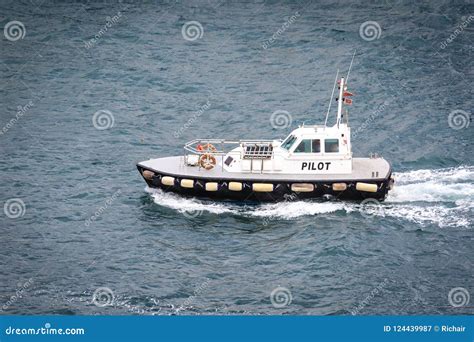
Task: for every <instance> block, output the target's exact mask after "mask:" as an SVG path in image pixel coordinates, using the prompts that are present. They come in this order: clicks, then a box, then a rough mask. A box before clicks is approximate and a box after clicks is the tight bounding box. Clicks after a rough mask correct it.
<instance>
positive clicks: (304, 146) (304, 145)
mask: <svg viewBox="0 0 474 342" xmlns="http://www.w3.org/2000/svg"><path fill="white" fill-rule="evenodd" d="M295 152H296V153H311V140H310V139H304V140H303V141H301V142H300V144H299V145H298V147H297V148H296V149H295Z"/></svg>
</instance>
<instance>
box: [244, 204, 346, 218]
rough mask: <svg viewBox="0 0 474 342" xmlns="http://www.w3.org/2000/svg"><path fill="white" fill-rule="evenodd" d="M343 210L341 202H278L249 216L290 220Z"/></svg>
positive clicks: (261, 206) (265, 205)
mask: <svg viewBox="0 0 474 342" xmlns="http://www.w3.org/2000/svg"><path fill="white" fill-rule="evenodd" d="M345 209H346V208H345V204H344V203H342V202H304V201H297V202H278V203H272V204H263V205H260V206H258V207H257V209H256V210H255V211H252V212H251V213H250V215H251V216H256V217H277V218H283V219H292V218H296V217H299V216H303V215H318V214H327V213H333V212H335V211H338V210H345Z"/></svg>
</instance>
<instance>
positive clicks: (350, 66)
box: [346, 49, 357, 84]
mask: <svg viewBox="0 0 474 342" xmlns="http://www.w3.org/2000/svg"><path fill="white" fill-rule="evenodd" d="M356 51H357V49H356V50H354V53H353V54H352V59H351V65H349V71H348V72H347V76H346V84H347V82H348V81H349V74H350V73H351V69H352V63H353V62H354V57H355V54H356Z"/></svg>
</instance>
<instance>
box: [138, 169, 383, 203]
mask: <svg viewBox="0 0 474 342" xmlns="http://www.w3.org/2000/svg"><path fill="white" fill-rule="evenodd" d="M137 168H138V170H139V171H140V174H142V173H143V171H144V170H149V171H152V172H154V173H155V176H154V177H153V179H152V180H147V179H145V181H146V183H147V184H148V186H149V187H151V188H159V189H162V190H164V191H166V192H174V193H177V194H181V195H184V196H192V197H205V198H211V199H230V200H239V201H245V200H249V201H265V202H268V201H270V202H271V201H283V200H288V199H310V198H322V197H325V196H330V197H334V198H337V199H341V200H356V201H360V200H364V199H367V198H373V199H377V200H379V201H383V200H384V199H385V197H386V196H387V193H388V190H389V182H390V176H391V172H390V173H389V175H388V177H387V178H385V179H377V180H374V179H370V180H362V179H361V180H347V181H341V180H337V181H333V182H331V181H328V180H325V181H320V182H318V181H314V180H313V181H309V180H303V179H301V180H298V181H295V180H291V181H284V180H278V181H272V180H262V179H258V180H253V181H252V180H247V179H245V180H242V179H238V178H235V179H212V178H202V177H200V178H198V177H193V178H191V177H186V176H183V175H172V174H165V173H159V172H156V171H155V170H150V169H147V168H143V167H142V166H140V165H137ZM162 176H170V177H174V178H175V184H174V185H173V186H167V185H163V184H161V177H162ZM183 178H186V179H193V180H195V181H197V182H195V185H194V188H192V189H190V188H183V187H181V186H180V185H179V181H180V180H181V179H183ZM229 181H236V182H241V183H242V184H243V189H242V191H231V190H228V189H227V187H226V186H225V185H223V184H224V183H225V184H228V183H229ZM206 182H217V183H219V189H218V191H206V190H205V189H204V184H205V183H206ZM254 182H256V183H271V184H273V186H274V190H273V191H272V192H254V191H253V190H252V183H254ZM357 182H364V183H370V184H377V186H378V191H377V192H364V191H359V190H356V183H357ZM295 183H312V184H314V185H315V189H314V191H312V192H294V191H292V190H291V184H295ZM332 183H346V184H347V189H346V190H344V191H334V190H333V189H332Z"/></svg>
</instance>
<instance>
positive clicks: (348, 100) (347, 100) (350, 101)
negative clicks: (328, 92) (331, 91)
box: [342, 99, 352, 105]
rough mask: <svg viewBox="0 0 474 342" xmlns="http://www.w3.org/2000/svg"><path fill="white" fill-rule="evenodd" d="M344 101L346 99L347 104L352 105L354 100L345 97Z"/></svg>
mask: <svg viewBox="0 0 474 342" xmlns="http://www.w3.org/2000/svg"><path fill="white" fill-rule="evenodd" d="M342 101H344V103H345V104H348V105H351V104H352V100H351V99H343V100H342Z"/></svg>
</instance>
